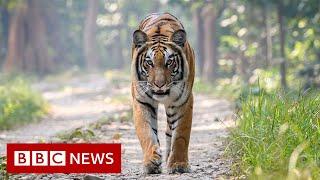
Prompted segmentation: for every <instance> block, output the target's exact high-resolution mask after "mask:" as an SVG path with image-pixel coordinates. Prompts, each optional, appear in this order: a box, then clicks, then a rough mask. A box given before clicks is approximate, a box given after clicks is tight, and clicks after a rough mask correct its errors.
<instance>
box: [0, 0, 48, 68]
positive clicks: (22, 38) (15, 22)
mask: <svg viewBox="0 0 320 180" xmlns="http://www.w3.org/2000/svg"><path fill="white" fill-rule="evenodd" d="M43 5H44V4H43V2H42V1H41V0H28V1H21V2H19V3H18V4H17V5H16V8H15V10H14V13H13V17H12V20H11V21H10V27H9V37H8V53H7V57H6V60H5V63H4V71H5V72H9V73H10V72H15V71H25V72H34V73H39V74H44V73H47V72H50V71H51V70H52V68H53V64H52V62H51V60H50V58H49V55H48V48H47V47H48V42H47V29H46V25H45V20H44V13H45V12H44V11H42V9H43Z"/></svg>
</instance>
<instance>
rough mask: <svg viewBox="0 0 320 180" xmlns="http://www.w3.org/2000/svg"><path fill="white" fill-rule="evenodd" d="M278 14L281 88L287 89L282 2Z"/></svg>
mask: <svg viewBox="0 0 320 180" xmlns="http://www.w3.org/2000/svg"><path fill="white" fill-rule="evenodd" d="M277 10H278V11H277V12H278V23H279V38H280V57H281V62H280V77H281V80H280V82H281V86H282V88H284V89H286V88H287V80H286V56H285V50H284V47H285V43H286V42H285V35H286V34H285V29H284V22H283V21H284V17H283V14H282V12H283V4H282V1H278V5H277Z"/></svg>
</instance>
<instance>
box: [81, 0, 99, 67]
mask: <svg viewBox="0 0 320 180" xmlns="http://www.w3.org/2000/svg"><path fill="white" fill-rule="evenodd" d="M98 12H99V0H90V1H88V8H87V13H86V19H85V23H84V31H83V47H84V55H85V60H86V66H87V69H88V70H94V69H96V68H97V67H99V59H98V54H97V52H96V40H95V32H96V29H97V25H96V20H97V15H98Z"/></svg>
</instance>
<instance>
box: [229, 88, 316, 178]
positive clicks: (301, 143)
mask: <svg viewBox="0 0 320 180" xmlns="http://www.w3.org/2000/svg"><path fill="white" fill-rule="evenodd" d="M240 101H241V110H240V112H239V119H238V126H237V127H236V128H235V129H234V130H233V131H232V134H231V136H230V145H229V147H228V148H227V153H228V154H229V155H231V156H232V157H233V159H234V161H235V163H234V166H233V169H234V172H235V173H236V174H237V175H238V176H239V175H245V176H247V177H249V178H251V179H257V178H259V179H286V178H287V179H297V178H298V179H309V178H313V179H319V178H320V93H319V91H313V92H312V91H309V92H304V93H296V92H291V93H283V92H281V91H274V92H269V93H267V92H266V91H262V90H260V91H259V92H258V93H252V91H251V93H249V94H247V96H246V97H245V98H240Z"/></svg>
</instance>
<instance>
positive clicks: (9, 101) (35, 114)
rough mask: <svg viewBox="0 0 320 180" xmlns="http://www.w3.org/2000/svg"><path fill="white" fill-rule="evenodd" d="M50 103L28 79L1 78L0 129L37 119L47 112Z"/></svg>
mask: <svg viewBox="0 0 320 180" xmlns="http://www.w3.org/2000/svg"><path fill="white" fill-rule="evenodd" d="M47 109H48V105H47V103H46V102H45V101H44V100H43V98H42V97H41V95H40V94H39V93H38V92H35V91H34V90H33V89H32V88H31V87H30V85H29V84H28V83H27V82H26V80H24V79H22V78H19V77H14V78H12V77H3V76H2V77H1V78H0V130H6V129H11V128H13V127H16V126H19V125H23V124H28V123H30V122H34V121H37V120H38V119H39V118H40V117H42V116H43V115H45V114H46V113H47Z"/></svg>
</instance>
